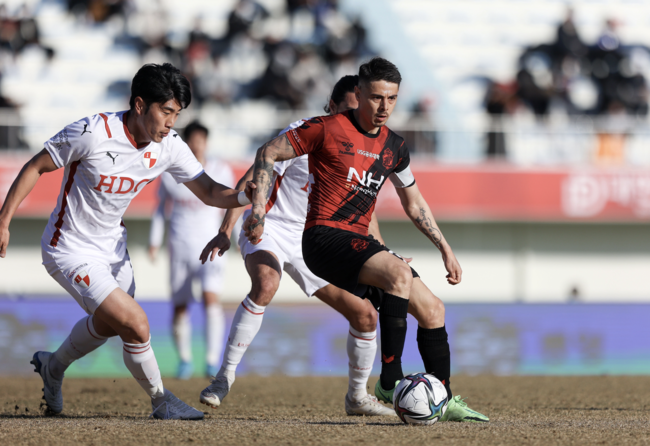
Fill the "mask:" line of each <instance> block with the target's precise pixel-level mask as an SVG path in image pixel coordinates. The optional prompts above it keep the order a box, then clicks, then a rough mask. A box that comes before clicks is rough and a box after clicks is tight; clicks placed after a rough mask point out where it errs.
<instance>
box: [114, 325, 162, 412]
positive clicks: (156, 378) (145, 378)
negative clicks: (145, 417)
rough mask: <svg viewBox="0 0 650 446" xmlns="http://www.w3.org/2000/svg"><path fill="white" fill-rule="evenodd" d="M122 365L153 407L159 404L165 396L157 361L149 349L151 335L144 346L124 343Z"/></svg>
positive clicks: (151, 349)
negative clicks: (148, 398) (149, 398)
mask: <svg viewBox="0 0 650 446" xmlns="http://www.w3.org/2000/svg"><path fill="white" fill-rule="evenodd" d="M122 356H123V357H124V365H126V368H127V369H129V371H130V372H131V375H133V377H134V378H135V380H136V381H137V382H138V384H140V386H141V387H142V388H143V389H144V391H145V392H147V395H149V396H150V397H151V399H152V400H153V403H154V405H157V403H158V402H161V400H162V398H163V397H164V395H165V389H164V388H163V384H162V379H161V378H160V369H159V368H158V361H156V356H155V355H154V354H153V348H151V335H149V340H148V341H147V342H145V343H144V344H129V343H127V342H124V351H123V353H122Z"/></svg>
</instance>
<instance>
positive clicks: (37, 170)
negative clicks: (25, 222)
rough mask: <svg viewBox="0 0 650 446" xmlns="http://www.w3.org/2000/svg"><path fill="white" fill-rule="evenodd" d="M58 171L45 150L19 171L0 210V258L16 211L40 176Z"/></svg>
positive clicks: (2, 255)
mask: <svg viewBox="0 0 650 446" xmlns="http://www.w3.org/2000/svg"><path fill="white" fill-rule="evenodd" d="M56 169H58V167H56V164H54V161H52V157H51V156H50V154H49V153H48V151H47V150H45V149H43V150H41V151H40V152H39V153H38V154H37V155H35V156H34V157H33V158H32V159H31V160H29V161H28V162H27V164H25V165H24V166H23V168H22V169H21V171H20V173H19V174H18V176H17V177H16V179H15V180H14V182H13V184H12V185H11V187H10V188H9V192H7V197H6V198H5V201H4V203H3V204H2V209H0V257H2V258H4V257H5V255H6V251H7V245H8V244H9V223H10V222H11V219H12V218H13V216H14V214H15V213H16V209H18V206H20V203H22V202H23V200H24V199H25V197H26V196H27V195H28V194H29V193H30V192H31V191H32V189H33V188H34V186H35V185H36V182H37V181H38V179H39V178H40V177H41V175H42V174H44V173H47V172H52V171H54V170H56Z"/></svg>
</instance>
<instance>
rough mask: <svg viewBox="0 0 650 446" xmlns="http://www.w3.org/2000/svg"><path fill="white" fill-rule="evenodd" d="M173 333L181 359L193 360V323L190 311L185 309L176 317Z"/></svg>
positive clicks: (184, 360)
mask: <svg viewBox="0 0 650 446" xmlns="http://www.w3.org/2000/svg"><path fill="white" fill-rule="evenodd" d="M172 333H173V334H174V344H176V350H177V351H178V356H179V357H180V358H181V361H183V362H192V324H191V323H190V312H189V311H184V312H182V313H180V314H179V315H177V316H176V317H174V321H173V322H172Z"/></svg>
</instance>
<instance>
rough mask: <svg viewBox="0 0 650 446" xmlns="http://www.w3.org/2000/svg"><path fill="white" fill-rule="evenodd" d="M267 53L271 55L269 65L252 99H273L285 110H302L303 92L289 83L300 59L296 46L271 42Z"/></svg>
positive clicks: (267, 46)
mask: <svg viewBox="0 0 650 446" xmlns="http://www.w3.org/2000/svg"><path fill="white" fill-rule="evenodd" d="M266 51H267V53H268V54H269V55H270V60H269V64H268V67H267V68H266V71H265V73H264V75H263V76H262V78H261V79H259V80H258V81H257V82H256V85H257V87H256V88H255V90H254V93H253V96H252V97H253V98H254V99H262V98H266V99H272V100H274V101H277V102H278V103H279V105H280V106H282V107H285V108H292V109H297V108H300V107H301V106H302V104H303V102H304V97H303V92H302V91H299V90H296V89H294V88H293V86H292V85H291V83H290V82H289V75H290V73H291V70H292V69H293V67H294V65H295V64H296V60H297V58H298V57H297V54H296V50H295V48H294V46H293V45H292V44H290V43H289V42H280V43H273V42H269V43H267V45H266Z"/></svg>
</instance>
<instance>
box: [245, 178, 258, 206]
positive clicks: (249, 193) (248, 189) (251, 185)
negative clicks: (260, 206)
mask: <svg viewBox="0 0 650 446" xmlns="http://www.w3.org/2000/svg"><path fill="white" fill-rule="evenodd" d="M253 189H257V185H256V184H255V183H253V182H252V181H246V189H244V193H245V194H246V198H248V200H249V201H250V202H253Z"/></svg>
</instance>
